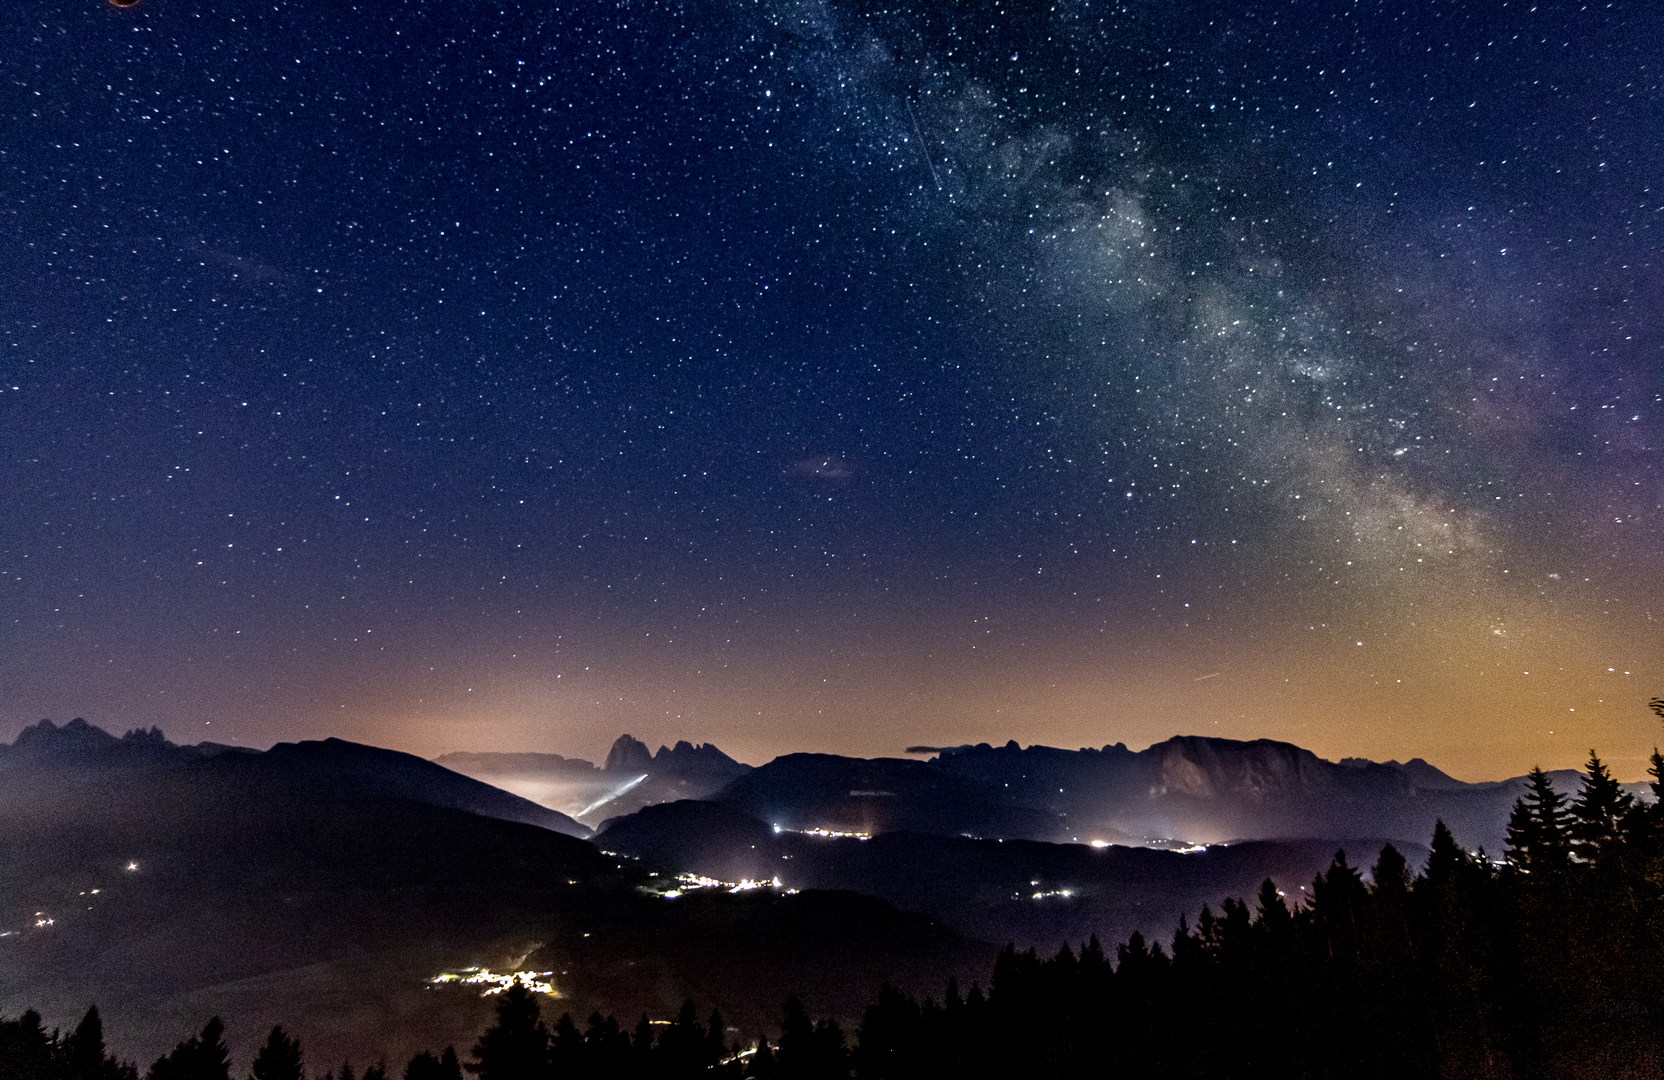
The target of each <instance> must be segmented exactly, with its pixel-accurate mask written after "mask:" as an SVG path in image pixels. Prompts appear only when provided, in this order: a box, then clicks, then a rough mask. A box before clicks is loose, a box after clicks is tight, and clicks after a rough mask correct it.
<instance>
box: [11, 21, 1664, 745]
mask: <svg viewBox="0 0 1664 1080" xmlns="http://www.w3.org/2000/svg"><path fill="white" fill-rule="evenodd" d="M1655 31H1656V18H1655V17H1654V14H1653V13H1652V12H1651V11H1650V9H1648V8H1646V7H1645V6H1640V5H1625V4H1615V5H1612V6H1609V7H1604V8H1598V9H1592V10H1591V9H1585V8H1584V7H1583V6H1581V5H1576V4H1567V5H1557V4H1541V3H1539V4H1535V5H1532V4H1524V5H1521V4H1502V5H1484V6H1476V5H1458V4H1444V3H1422V4H1402V3H1400V4H1359V5H1352V6H1342V5H1318V4H1278V3H1258V4H1247V5H1241V4H1233V5H1221V6H1214V5H1205V4H1179V5H1174V4H1147V5H1142V4H1127V5H1096V4H1090V3H1074V4H1062V3H1060V4H1056V5H1052V4H1012V3H1005V2H1003V0H1002V2H1001V3H968V4H960V5H948V4H935V3H932V4H901V5H895V6H880V5H875V4H864V3H858V2H848V3H820V2H808V0H804V2H787V0H767V2H757V3H751V2H733V3H683V4H673V3H633V2H632V3H599V4H577V5H572V4H563V5H547V4H546V5H537V6H532V5H526V6H514V5H510V6H506V7H498V6H487V5H479V4H466V3H464V4H454V5H448V6H425V7H418V6H415V5H408V4H397V3H387V4H377V5H352V6H348V5H331V6H329V7H327V8H323V9H315V8H307V7H304V6H301V5H293V4H287V3H277V4H267V5H255V6H229V7H228V6H225V5H214V6H210V5H206V4H191V3H183V2H177V0H140V2H139V3H138V4H136V5H133V6H130V7H115V6H112V5H108V4H95V3H80V4H75V5H63V4H46V3H19V4H12V5H8V6H7V8H6V9H5V11H4V12H0V74H3V76H4V78H3V80H0V96H3V106H0V108H3V110H4V112H3V115H4V116H5V117H7V120H8V122H7V123H6V124H4V125H0V229H3V230H4V237H5V249H6V251H7V252H8V257H7V258H6V259H5V260H4V261H3V264H0V314H3V316H4V335H5V340H4V342H3V346H4V354H3V355H4V358H3V360H0V364H3V376H4V377H3V380H0V381H3V383H4V385H3V387H0V453H3V457H0V461H3V462H4V465H3V468H4V473H3V477H0V478H3V481H4V485H5V491H6V498H5V512H4V516H3V518H0V572H3V574H4V578H3V580H4V586H3V590H4V591H3V592H0V605H3V606H0V615H3V622H0V693H3V698H0V700H4V702H5V715H4V724H5V725H6V726H7V727H9V728H10V729H12V730H15V729H16V728H18V727H20V726H21V725H22V724H24V723H27V722H31V721H33V720H35V719H38V718H39V717H40V716H45V715H50V716H54V717H55V718H57V719H60V720H61V719H67V718H68V717H69V716H71V715H86V716H87V717H88V718H89V719H93V720H95V721H97V722H100V723H104V724H106V725H107V726H111V727H115V728H122V727H125V726H137V725H141V724H143V725H149V724H152V723H157V724H161V725H162V726H163V727H164V728H166V729H167V730H168V731H169V732H170V733H171V734H173V735H174V736H175V737H178V738H186V739H190V740H192V741H194V740H195V739H196V738H198V737H207V738H219V739H223V740H225V741H244V742H251V743H259V744H266V743H269V742H271V741H273V740H276V739H281V738H293V737H299V736H303V735H306V736H311V735H320V734H340V735H344V736H347V737H355V738H362V739H365V740H369V741H378V742H381V743H384V744H388V745H399V746H404V747H407V748H410V749H414V750H417V751H420V752H426V753H438V752H442V751H445V750H452V749H520V748H526V749H550V750H557V751H561V752H566V753H587V754H596V753H599V752H600V751H601V749H602V748H603V747H604V746H605V744H606V742H607V741H608V740H610V738H611V737H612V736H613V735H615V734H616V733H617V732H618V731H620V730H630V731H632V732H634V733H636V734H638V735H640V736H642V737H644V738H647V739H649V740H655V739H656V740H673V739H675V738H679V737H689V738H695V739H715V740H716V741H718V742H719V743H720V744H721V745H723V746H724V747H726V748H729V749H730V750H732V751H734V752H737V753H740V754H742V755H745V756H749V757H752V758H761V757H766V756H768V755H770V754H773V753H778V752H782V751H784V750H787V749H797V748H814V749H831V750H846V751H851V752H862V753H881V752H896V751H898V750H899V749H900V747H902V746H904V745H906V744H907V743H909V742H944V741H963V740H976V739H991V740H998V741H1003V740H1004V739H1005V738H1008V737H1016V738H1018V739H1019V740H1021V741H1023V742H1029V741H1043V742H1053V743H1059V744H1063V745H1080V744H1086V743H1091V744H1101V743H1104V742H1111V741H1118V740H1122V739H1125V740H1127V741H1129V742H1132V743H1139V742H1141V741H1142V742H1147V741H1151V740H1154V739H1158V738H1162V737H1165V736H1167V735H1170V734H1175V733H1188V732H1196V733H1204V734H1224V735H1231V736H1235V737H1256V736H1261V735H1264V736H1272V737H1279V738H1289V739H1292V740H1294V741H1298V742H1301V743H1303V744H1304V745H1308V746H1311V747H1312V748H1314V749H1317V750H1319V752H1322V753H1326V754H1329V755H1331V756H1340V755H1342V754H1354V753H1356V754H1367V755H1374V756H1378V757H1390V756H1399V757H1406V756H1412V755H1416V754H1421V755H1424V756H1428V757H1429V758H1431V759H1433V760H1434V761H1435V762H1436V763H1440V764H1445V765H1447V766H1449V767H1450V768H1452V769H1454V770H1456V771H1458V772H1462V773H1465V774H1467V775H1473V776H1478V775H1489V774H1497V775H1500V774H1502V773H1504V772H1510V771H1519V770H1520V769H1522V768H1524V767H1528V766H1529V765H1530V764H1532V763H1533V762H1535V761H1538V760H1541V761H1542V762H1543V763H1544V764H1545V765H1551V764H1552V765H1567V764H1572V763H1574V762H1575V761H1576V760H1580V758H1581V756H1582V755H1583V754H1584V753H1585V752H1586V750H1587V749H1588V746H1589V745H1590V744H1591V743H1595V744H1599V745H1600V746H1601V747H1602V748H1603V752H1604V753H1606V754H1607V755H1608V756H1609V757H1611V758H1613V759H1614V760H1615V761H1616V763H1617V764H1618V766H1619V768H1620V771H1625V772H1639V765H1638V762H1639V761H1640V757H1641V755H1642V754H1643V753H1644V752H1645V750H1647V749H1650V747H1651V743H1652V740H1653V738H1654V732H1653V731H1652V730H1651V728H1650V727H1649V726H1648V725H1649V721H1648V718H1647V715H1648V714H1647V713H1646V711H1645V708H1644V701H1645V698H1646V697H1647V696H1648V695H1649V694H1652V693H1658V692H1659V686H1660V685H1664V671H1661V670H1660V666H1659V662H1658V657H1659V656H1660V655H1661V654H1664V649H1661V646H1664V635H1661V634H1660V632H1659V630H1658V629H1657V626H1658V623H1657V622H1656V621H1655V615H1658V614H1660V612H1656V611H1654V605H1655V601H1656V600H1657V599H1658V598H1659V595H1660V594H1659V586H1660V584H1661V569H1664V567H1661V561H1660V556H1661V551H1660V542H1659V537H1660V525H1661V522H1660V515H1659V508H1660V503H1661V501H1664V492H1661V487H1660V483H1661V477H1660V470H1659V465H1658V443H1659V431H1660V424H1661V418H1664V411H1661V407H1660V394H1661V393H1664V377H1661V372H1664V364H1661V355H1660V350H1661V346H1664V329H1661V326H1660V316H1659V311H1660V307H1661V303H1664V287H1661V285H1664V275H1661V273H1660V267H1659V265H1658V259H1657V252H1658V247H1659V241H1660V236H1661V232H1660V230H1661V226H1664V191H1661V190H1660V188H1659V186H1658V185H1659V181H1658V178H1659V177H1660V176H1664V140H1661V138H1660V135H1661V128H1664V109H1661V94H1660V86H1659V79H1660V63H1661V60H1664V56H1661V53H1664V46H1661V42H1660V40H1659V38H1658V35H1657V34H1656V32H1655ZM1360 642H1361V644H1360ZM1608 669H1611V670H1608ZM1625 671H1627V672H1629V673H1630V674H1629V675H1627V676H1626V675H1624V674H1623V672H1625Z"/></svg>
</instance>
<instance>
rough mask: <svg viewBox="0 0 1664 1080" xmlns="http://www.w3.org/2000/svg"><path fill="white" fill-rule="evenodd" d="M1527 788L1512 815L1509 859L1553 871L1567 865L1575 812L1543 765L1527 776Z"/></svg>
mask: <svg viewBox="0 0 1664 1080" xmlns="http://www.w3.org/2000/svg"><path fill="white" fill-rule="evenodd" d="M1526 785H1527V787H1526V792H1525V794H1524V795H1522V796H1520V798H1519V801H1517V802H1516V803H1515V804H1514V810H1513V812H1512V813H1511V814H1510V815H1509V818H1508V844H1507V848H1506V849H1505V854H1506V856H1507V858H1508V862H1509V863H1510V864H1511V865H1513V866H1515V867H1517V868H1519V869H1521V870H1525V871H1527V872H1528V873H1552V872H1554V871H1556V870H1560V869H1563V868H1564V867H1565V866H1566V863H1567V860H1568V857H1569V854H1570V843H1569V838H1568V836H1567V828H1568V826H1569V825H1570V821H1571V815H1570V814H1568V813H1567V812H1566V800H1565V798H1564V797H1563V796H1562V795H1561V794H1560V793H1559V792H1558V791H1555V790H1554V785H1553V784H1551V783H1550V782H1549V779H1548V775H1547V774H1546V773H1544V772H1543V770H1542V768H1541V767H1537V768H1533V769H1532V770H1531V772H1530V773H1529V774H1528V775H1527V777H1526Z"/></svg>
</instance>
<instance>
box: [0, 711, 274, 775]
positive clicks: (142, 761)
mask: <svg viewBox="0 0 1664 1080" xmlns="http://www.w3.org/2000/svg"><path fill="white" fill-rule="evenodd" d="M253 753H258V751H255V750H250V749H247V748H245V747H240V746H225V745H223V744H221V743H212V742H204V743H198V744H197V745H195V746H179V745H176V744H174V743H171V742H169V741H168V740H167V738H166V736H164V735H163V734H162V729H161V728H157V727H152V728H150V729H148V730H146V729H144V728H134V729H132V730H131V731H128V732H127V733H126V734H125V735H123V736H121V737H120V738H117V737H116V736H114V735H112V734H110V733H109V732H108V731H105V730H104V729H103V728H101V727H98V726H96V725H94V724H89V723H87V721H85V720H83V719H82V718H80V717H76V718H75V719H73V720H71V721H69V722H68V723H67V724H64V725H62V726H59V725H57V724H54V723H53V722H52V721H51V720H42V721H40V722H39V723H36V724H31V725H29V726H28V727H26V728H24V729H23V730H22V731H20V732H18V735H17V740H16V741H15V742H13V743H12V744H11V745H9V746H8V745H6V744H5V743H0V771H4V770H6V769H10V768H22V767H34V768H41V767H52V766H54V765H60V766H67V767H74V768H121V767H134V766H160V765H176V764H181V763H183V762H186V761H195V760H198V759H200V758H206V757H215V756H218V755H220V754H253Z"/></svg>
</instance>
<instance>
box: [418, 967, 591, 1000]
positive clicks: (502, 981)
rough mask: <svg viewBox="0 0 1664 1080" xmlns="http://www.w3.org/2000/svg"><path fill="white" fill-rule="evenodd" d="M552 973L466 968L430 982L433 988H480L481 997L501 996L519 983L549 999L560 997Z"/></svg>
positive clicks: (444, 973)
mask: <svg viewBox="0 0 1664 1080" xmlns="http://www.w3.org/2000/svg"><path fill="white" fill-rule="evenodd" d="M554 974H555V973H554V972H552V971H511V972H507V973H502V972H496V971H492V970H491V969H490V968H482V967H466V968H463V969H462V970H461V971H445V972H441V973H439V974H438V975H435V976H434V977H433V978H431V979H429V980H428V983H429V984H430V985H433V986H444V985H448V984H450V983H456V984H458V985H461V986H478V987H482V988H483V989H482V990H481V991H480V996H481V997H490V996H491V995H492V994H500V993H502V992H503V991H504V990H507V989H508V988H509V987H511V986H513V985H515V984H516V983H519V984H520V985H521V986H524V987H525V988H526V989H527V990H529V991H531V992H532V993H534V994H546V995H548V996H549V997H560V993H559V992H558V991H556V990H555V984H554V983H552V982H550V981H549V980H550V979H551V978H553V977H554Z"/></svg>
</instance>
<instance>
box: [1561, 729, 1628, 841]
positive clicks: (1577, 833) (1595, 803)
mask: <svg viewBox="0 0 1664 1080" xmlns="http://www.w3.org/2000/svg"><path fill="white" fill-rule="evenodd" d="M1634 802H1635V800H1634V799H1633V798H1632V797H1631V796H1630V794H1629V792H1627V791H1625V790H1624V789H1623V787H1622V785H1620V784H1619V783H1618V782H1617V781H1616V780H1614V779H1612V773H1611V772H1610V771H1609V770H1608V769H1607V767H1606V764H1605V763H1604V762H1602V761H1601V759H1600V758H1599V757H1598V756H1596V754H1595V752H1594V751H1593V750H1591V751H1589V763H1588V764H1587V765H1586V766H1584V772H1583V789H1582V790H1581V791H1579V792H1578V794H1577V801H1576V802H1574V803H1573V804H1572V809H1571V825H1570V827H1569V829H1568V831H1569V833H1570V835H1571V854H1572V857H1573V858H1575V859H1577V860H1578V861H1580V862H1586V863H1592V862H1595V861H1596V860H1598V859H1599V858H1600V856H1601V854H1602V853H1603V852H1605V851H1607V850H1609V849H1611V848H1613V847H1615V846H1616V845H1617V844H1618V843H1619V841H1620V839H1621V837H1622V823H1623V818H1624V815H1625V814H1627V813H1629V810H1630V807H1631V806H1632V805H1633V804H1634Z"/></svg>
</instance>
